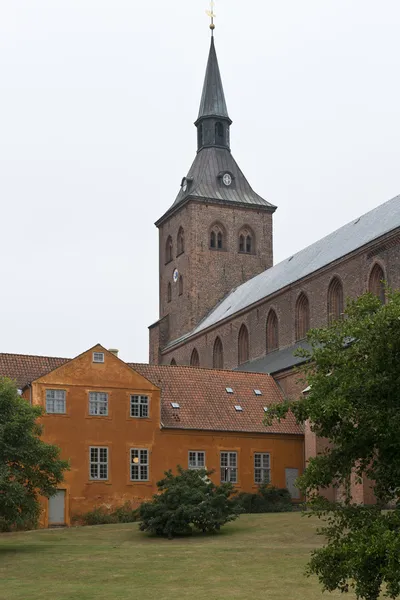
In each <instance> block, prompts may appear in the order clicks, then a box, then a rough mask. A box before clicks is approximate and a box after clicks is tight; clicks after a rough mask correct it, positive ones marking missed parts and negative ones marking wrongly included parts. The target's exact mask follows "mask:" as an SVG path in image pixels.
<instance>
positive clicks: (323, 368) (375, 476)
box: [267, 291, 400, 600]
mask: <svg viewBox="0 0 400 600" xmlns="http://www.w3.org/2000/svg"><path fill="white" fill-rule="evenodd" d="M308 341H309V342H310V343H311V348H312V349H311V351H310V352H308V351H305V350H303V351H301V354H302V356H304V357H305V358H306V359H308V363H307V365H306V367H305V377H306V380H307V382H308V384H309V385H310V391H309V393H308V395H307V396H305V397H303V398H300V399H299V400H297V401H293V402H288V403H285V404H284V405H280V406H276V407H275V408H274V409H273V410H271V411H269V414H268V416H267V422H271V421H272V420H273V419H274V418H278V419H279V418H283V417H284V416H285V415H286V414H287V412H288V410H291V411H292V412H293V413H294V415H295V416H296V418H297V420H298V422H301V423H303V422H305V421H309V422H310V424H311V425H310V426H311V429H312V431H313V432H315V433H316V434H317V436H319V437H322V438H327V439H328V440H329V441H330V442H331V444H330V445H329V447H327V448H326V450H325V451H324V452H323V453H322V454H320V455H318V456H316V457H314V458H312V459H310V461H309V464H308V466H307V468H306V470H305V472H304V474H303V476H302V477H300V478H299V480H298V483H299V487H300V489H302V491H303V492H304V493H305V494H306V496H307V498H308V502H309V505H310V506H311V508H312V511H313V513H314V514H317V515H318V516H320V517H324V518H325V519H327V524H326V527H325V528H324V529H322V530H321V533H322V534H323V535H324V536H326V538H327V540H328V544H327V546H326V547H324V548H322V549H320V550H316V551H315V552H314V553H313V556H312V559H311V562H310V565H309V573H310V574H311V573H314V574H317V575H318V576H319V579H320V581H321V583H322V584H323V586H324V587H325V589H328V590H334V589H340V590H341V591H347V590H348V589H349V587H350V588H351V587H354V589H355V592H356V594H357V597H359V598H365V599H367V600H375V599H376V598H378V597H379V593H380V591H381V589H382V587H383V588H384V589H385V590H386V594H387V595H388V596H389V597H391V598H396V597H397V596H398V594H399V590H400V541H399V540H400V518H399V512H398V511H397V510H396V511H393V512H388V513H383V512H382V508H383V507H384V506H386V505H387V504H388V503H389V502H393V503H397V504H399V498H400V496H399V494H400V293H394V292H390V291H389V292H388V294H387V303H386V304H384V305H382V304H381V303H380V301H379V299H378V298H375V297H374V296H373V295H371V294H369V293H368V294H365V295H363V296H362V297H360V298H359V299H358V300H355V301H350V302H349V305H348V307H347V309H346V314H345V318H344V319H343V320H340V321H337V322H335V323H333V324H332V325H331V326H330V327H328V328H326V329H318V330H311V331H310V332H309V335H308ZM365 478H368V479H369V480H371V481H372V482H373V483H372V485H373V489H374V494H375V497H376V500H377V505H376V506H375V507H370V508H367V507H363V506H357V505H355V504H353V503H352V498H351V489H350V481H351V480H353V481H356V482H357V481H358V482H361V481H363V480H365ZM331 485H333V486H335V487H340V488H341V492H342V494H343V503H342V504H341V505H333V504H329V503H328V502H327V501H326V500H324V499H323V498H322V497H321V496H320V490H321V488H322V489H323V488H327V487H329V486H331Z"/></svg>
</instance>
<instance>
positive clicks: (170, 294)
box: [167, 281, 172, 302]
mask: <svg viewBox="0 0 400 600" xmlns="http://www.w3.org/2000/svg"><path fill="white" fill-rule="evenodd" d="M171 300H172V286H171V282H170V281H169V282H168V285H167V302H171Z"/></svg>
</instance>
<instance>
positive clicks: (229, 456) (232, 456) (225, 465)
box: [220, 450, 238, 483]
mask: <svg viewBox="0 0 400 600" xmlns="http://www.w3.org/2000/svg"><path fill="white" fill-rule="evenodd" d="M220 468H221V483H226V482H227V481H230V482H231V483H238V453H237V452H236V451H229V450H228V451H224V452H221V453H220Z"/></svg>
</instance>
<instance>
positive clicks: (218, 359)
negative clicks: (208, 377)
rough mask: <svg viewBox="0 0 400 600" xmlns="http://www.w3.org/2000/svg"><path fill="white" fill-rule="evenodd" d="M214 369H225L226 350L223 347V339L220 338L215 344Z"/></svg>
mask: <svg viewBox="0 0 400 600" xmlns="http://www.w3.org/2000/svg"><path fill="white" fill-rule="evenodd" d="M213 367H214V369H223V368H224V348H223V346H222V342H221V338H219V337H217V338H216V339H215V342H214V349H213Z"/></svg>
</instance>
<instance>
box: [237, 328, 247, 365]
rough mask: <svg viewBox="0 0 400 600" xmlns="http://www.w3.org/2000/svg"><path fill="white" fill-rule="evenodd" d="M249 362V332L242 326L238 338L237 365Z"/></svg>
mask: <svg viewBox="0 0 400 600" xmlns="http://www.w3.org/2000/svg"><path fill="white" fill-rule="evenodd" d="M248 360H249V332H248V330H247V327H246V325H242V326H241V328H240V330H239V337H238V363H239V365H241V364H243V363H245V362H247V361H248Z"/></svg>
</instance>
